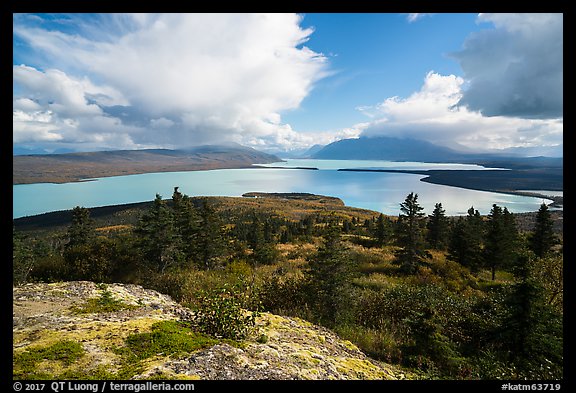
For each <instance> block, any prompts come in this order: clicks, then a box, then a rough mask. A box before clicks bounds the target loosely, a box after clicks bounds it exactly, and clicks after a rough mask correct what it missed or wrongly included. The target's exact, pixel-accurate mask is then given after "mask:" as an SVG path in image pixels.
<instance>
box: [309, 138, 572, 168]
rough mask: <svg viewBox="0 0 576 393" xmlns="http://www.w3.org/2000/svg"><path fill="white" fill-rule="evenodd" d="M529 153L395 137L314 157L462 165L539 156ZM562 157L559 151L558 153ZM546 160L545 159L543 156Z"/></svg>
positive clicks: (350, 142) (341, 145)
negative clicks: (474, 150)
mask: <svg viewBox="0 0 576 393" xmlns="http://www.w3.org/2000/svg"><path fill="white" fill-rule="evenodd" d="M529 152H530V151H529V150H525V151H522V150H518V148H515V149H506V150H501V151H498V152H494V153H472V152H461V151H457V150H454V149H450V148H448V147H444V146H438V145H435V144H433V143H430V142H427V141H423V140H417V139H408V138H406V139H401V138H391V137H372V138H367V137H361V138H357V139H342V140H339V141H337V142H333V143H331V144H329V145H326V146H324V147H323V148H322V149H320V150H318V151H316V152H313V153H312V154H311V155H310V157H311V158H319V159H335V160H390V161H419V162H459V163H472V162H478V161H482V162H485V161H494V160H503V159H504V160H506V161H508V160H512V161H524V160H525V159H529V160H533V159H535V158H536V157H532V158H529V157H525V156H521V153H529ZM554 153H556V154H558V151H554ZM540 159H542V157H540ZM548 161H551V162H561V161H562V157H550V160H548Z"/></svg>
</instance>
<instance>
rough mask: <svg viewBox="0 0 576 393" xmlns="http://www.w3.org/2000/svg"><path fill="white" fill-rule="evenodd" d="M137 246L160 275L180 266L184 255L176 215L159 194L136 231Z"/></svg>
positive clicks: (148, 263)
mask: <svg viewBox="0 0 576 393" xmlns="http://www.w3.org/2000/svg"><path fill="white" fill-rule="evenodd" d="M134 234H135V235H136V245H137V247H138V249H139V250H140V252H142V254H143V257H144V260H145V262H146V263H147V266H148V267H150V268H151V269H153V270H154V271H156V272H158V273H164V272H165V271H166V269H167V268H168V267H171V266H176V265H179V264H180V263H181V262H182V260H183V257H184V255H183V254H182V252H181V249H182V247H181V242H180V240H181V239H180V236H179V234H178V231H177V230H176V226H175V225H174V214H173V212H172V210H171V209H170V208H168V206H167V204H166V202H165V201H164V200H162V197H161V196H160V195H159V194H156V198H155V199H154V202H153V204H152V206H151V207H150V209H149V210H148V211H147V212H145V213H144V214H143V215H142V217H141V218H140V221H139V222H138V224H137V225H136V228H135V229H134Z"/></svg>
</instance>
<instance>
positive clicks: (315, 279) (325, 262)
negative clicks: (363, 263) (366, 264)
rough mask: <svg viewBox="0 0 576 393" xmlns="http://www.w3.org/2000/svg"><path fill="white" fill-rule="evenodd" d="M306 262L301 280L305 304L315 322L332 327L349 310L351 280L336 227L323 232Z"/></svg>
mask: <svg viewBox="0 0 576 393" xmlns="http://www.w3.org/2000/svg"><path fill="white" fill-rule="evenodd" d="M308 262H309V265H308V268H307V270H305V277H306V279H307V282H308V286H309V288H310V292H309V302H310V304H311V305H312V306H313V308H314V309H315V310H316V315H317V316H318V318H319V321H320V322H321V323H322V324H324V325H326V326H328V327H334V326H335V325H336V324H337V323H338V322H340V321H342V319H343V318H344V315H345V314H346V312H347V311H348V309H349V304H348V303H349V301H350V297H349V296H350V291H349V288H350V283H351V276H352V267H351V259H350V256H349V255H348V253H347V249H346V247H345V246H344V244H343V243H342V240H341V236H340V229H339V228H338V227H337V226H335V225H330V226H329V227H328V228H327V230H326V231H325V235H324V237H323V243H322V245H321V246H320V247H319V248H318V251H317V252H316V254H315V255H313V256H312V257H311V258H309V259H308Z"/></svg>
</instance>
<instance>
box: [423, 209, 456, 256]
mask: <svg viewBox="0 0 576 393" xmlns="http://www.w3.org/2000/svg"><path fill="white" fill-rule="evenodd" d="M449 226H450V222H449V220H448V217H446V211H445V210H444V209H443V208H442V204H441V203H436V204H435V205H434V211H433V212H432V214H431V215H429V216H428V222H427V223H426V228H427V229H428V232H427V234H426V240H427V241H428V244H429V245H430V247H431V248H433V249H435V250H445V249H446V247H447V245H448V235H449Z"/></svg>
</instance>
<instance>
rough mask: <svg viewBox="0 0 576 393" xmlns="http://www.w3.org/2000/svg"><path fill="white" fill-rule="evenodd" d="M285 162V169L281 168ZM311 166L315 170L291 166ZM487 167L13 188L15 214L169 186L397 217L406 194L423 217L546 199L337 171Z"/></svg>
mask: <svg viewBox="0 0 576 393" xmlns="http://www.w3.org/2000/svg"><path fill="white" fill-rule="evenodd" d="M279 167H284V168H285V169H282V168H279ZM294 167H314V168H318V169H319V170H307V169H289V168H294ZM344 168H347V169H351V168H369V169H378V168H381V169H404V170H409V169H420V170H426V169H470V170H483V169H488V168H484V167H481V166H478V165H467V164H441V163H438V164H437V163H418V162H391V161H351V160H293V159H287V160H286V162H279V163H274V164H268V165H259V166H258V167H254V168H247V169H218V170H210V171H193V172H164V173H147V174H141V175H128V176H116V177H105V178H99V179H91V180H90V181H82V182H74V183H64V184H52V183H37V184H19V185H14V186H13V218H19V217H24V216H30V215H35V214H41V213H46V212H50V211H57V210H69V209H72V208H74V207H75V206H83V207H96V206H106V205H118V204H125V203H133V202H144V201H151V200H153V199H154V197H155V196H156V194H160V195H161V196H162V197H163V198H171V196H172V192H173V190H174V187H179V191H180V192H182V193H184V194H187V195H189V196H241V195H242V194H244V193H246V192H308V193H312V194H321V195H328V196H334V197H338V198H340V199H342V200H343V201H344V203H345V204H346V205H348V206H354V207H360V208H365V209H370V210H375V211H378V212H382V213H384V214H386V215H398V214H399V213H400V203H402V202H404V199H405V198H406V196H407V195H408V194H409V193H410V192H414V193H416V194H418V202H419V204H420V205H421V206H422V207H423V208H424V213H425V214H431V213H432V210H433V209H434V204H435V203H438V202H440V203H442V206H443V208H444V209H445V210H446V214H447V215H464V214H466V212H467V210H468V209H469V208H470V207H471V206H473V207H474V208H475V209H477V210H478V211H479V212H480V213H481V214H488V213H489V212H490V209H491V208H492V204H497V205H499V206H501V207H506V208H508V210H509V211H510V212H511V213H521V212H528V211H537V210H538V208H539V207H540V205H541V204H542V202H546V203H550V202H552V201H551V200H547V199H542V198H535V197H526V196H518V195H507V194H500V193H494V192H485V191H476V190H468V189H463V188H456V187H450V186H443V185H437V184H430V183H425V182H422V181H420V179H422V178H423V177H425V176H423V175H414V174H405V173H386V172H342V171H338V170H337V169H344Z"/></svg>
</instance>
